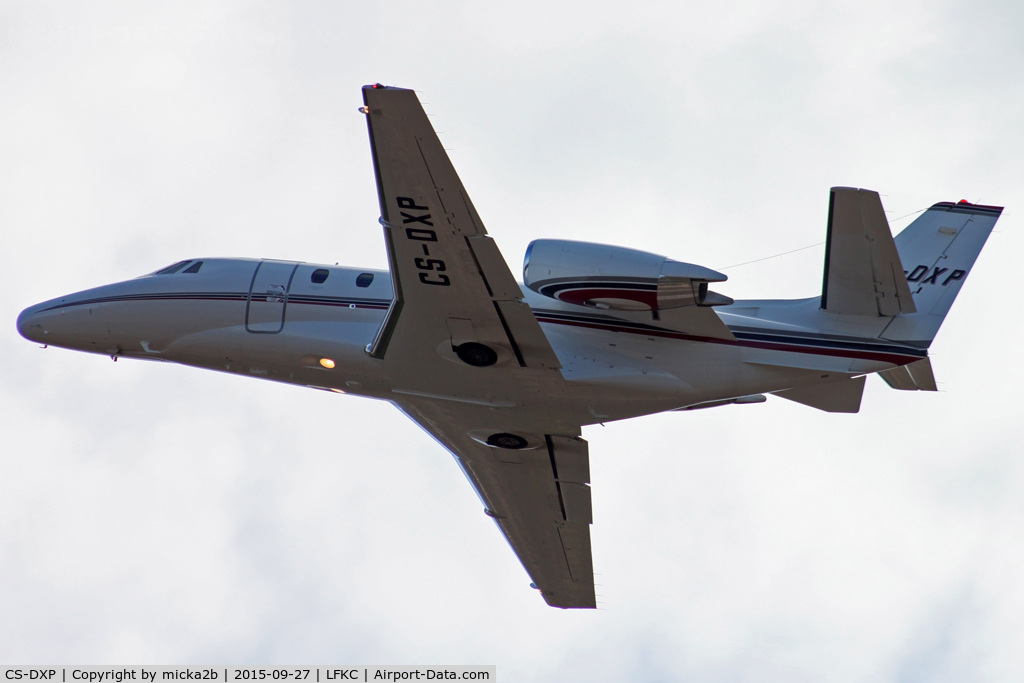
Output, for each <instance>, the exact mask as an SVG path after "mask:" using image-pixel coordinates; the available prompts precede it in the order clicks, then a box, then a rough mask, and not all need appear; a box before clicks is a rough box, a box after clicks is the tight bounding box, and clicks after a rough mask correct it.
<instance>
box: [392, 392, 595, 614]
mask: <svg viewBox="0 0 1024 683" xmlns="http://www.w3.org/2000/svg"><path fill="white" fill-rule="evenodd" d="M395 403H396V405H398V407H399V408H401V410H402V411H403V412H404V413H405V414H406V415H408V416H409V417H411V418H412V419H413V420H414V421H415V422H416V423H417V424H419V425H420V426H421V427H423V428H424V429H425V430H426V431H427V432H429V433H430V434H431V435H432V436H433V437H434V438H435V439H437V440H438V441H440V442H441V443H442V444H444V446H445V447H446V448H447V449H448V450H449V451H451V452H452V453H453V454H454V455H455V458H456V460H457V461H458V462H459V465H460V466H461V467H462V470H463V472H465V474H466V477H467V478H468V479H469V481H470V483H471V484H472V485H473V487H474V488H475V489H476V491H477V494H478V495H479V496H480V498H481V500H482V501H483V503H484V505H485V512H486V514H488V515H489V516H491V517H492V518H493V519H494V521H495V523H496V524H497V525H498V528H499V529H501V532H502V534H504V536H505V538H506V539H507V540H508V542H509V545H511V546H512V549H513V551H515V553H516V555H517V556H518V557H519V560H520V562H522V564H523V567H524V568H525V569H526V572H527V573H528V574H529V575H530V578H531V579H532V580H533V583H534V585H535V586H536V587H537V588H538V589H539V590H540V592H541V594H542V595H543V597H544V600H545V601H546V602H547V603H548V604H549V605H551V606H553V607H562V608H588V607H589V608H593V607H596V606H597V603H596V598H595V595H594V569H593V559H592V555H591V548H590V524H591V523H592V522H593V513H592V506H591V497H590V458H589V453H588V449H587V442H586V441H584V440H583V439H581V438H579V437H577V436H569V435H558V434H545V435H542V436H541V439H539V444H537V447H536V448H531V449H529V450H510V449H503V448H494V447H491V446H487V445H485V444H483V443H481V442H479V441H477V440H475V439H474V438H473V437H472V436H470V435H469V434H467V433H466V432H465V429H464V425H465V424H467V423H472V422H474V421H476V420H478V419H479V418H477V417H476V416H473V415H468V414H467V413H471V412H474V411H475V410H477V408H476V407H474V406H467V405H459V404H455V403H451V404H449V405H444V404H438V403H436V402H429V401H424V400H417V399H402V400H399V401H396V402H395Z"/></svg>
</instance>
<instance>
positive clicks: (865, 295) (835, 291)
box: [821, 187, 917, 316]
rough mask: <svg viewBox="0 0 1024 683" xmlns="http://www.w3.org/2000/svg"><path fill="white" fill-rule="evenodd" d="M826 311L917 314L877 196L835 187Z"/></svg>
mask: <svg viewBox="0 0 1024 683" xmlns="http://www.w3.org/2000/svg"><path fill="white" fill-rule="evenodd" d="M821 307H822V308H823V309H824V310H826V311H828V312H829V313H839V314H843V315H870V316H892V315H899V314H900V313H913V312H915V311H916V310H917V309H916V308H914V299H913V297H912V296H911V294H910V286H909V285H908V284H907V277H906V275H905V274H904V272H903V265H902V263H901V262H900V255H899V253H898V252H897V251H896V244H895V243H894V242H893V239H892V233H891V232H890V231H889V222H888V221H887V220H886V218H885V211H884V210H883V209H882V200H881V199H879V197H878V193H877V192H874V191H872V190H859V189H857V188H853V187H833V188H832V194H831V196H830V198H829V203H828V235H827V237H826V242H825V276H824V282H823V284H822V288H821Z"/></svg>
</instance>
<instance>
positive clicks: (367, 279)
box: [356, 273, 373, 287]
mask: <svg viewBox="0 0 1024 683" xmlns="http://www.w3.org/2000/svg"><path fill="white" fill-rule="evenodd" d="M371 282H373V273H360V274H359V277H357V278H356V287H369V286H370V283H371Z"/></svg>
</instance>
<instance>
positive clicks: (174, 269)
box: [153, 259, 192, 275]
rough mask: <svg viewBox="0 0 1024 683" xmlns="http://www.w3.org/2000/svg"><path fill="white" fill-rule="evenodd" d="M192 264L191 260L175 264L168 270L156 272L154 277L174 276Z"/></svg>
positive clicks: (167, 268)
mask: <svg viewBox="0 0 1024 683" xmlns="http://www.w3.org/2000/svg"><path fill="white" fill-rule="evenodd" d="M190 263H192V260H191V259H189V260H188V261H178V262H177V263H175V264H172V265H169V266H167V267H166V268H163V269H161V270H158V271H156V272H155V273H153V275H172V274H174V273H177V272H178V271H179V270H181V269H182V268H184V267H185V266H187V265H188V264H190Z"/></svg>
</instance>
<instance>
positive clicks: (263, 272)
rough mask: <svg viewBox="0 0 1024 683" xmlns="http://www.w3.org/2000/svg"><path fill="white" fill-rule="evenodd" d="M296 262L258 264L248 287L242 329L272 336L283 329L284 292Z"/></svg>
mask: <svg viewBox="0 0 1024 683" xmlns="http://www.w3.org/2000/svg"><path fill="white" fill-rule="evenodd" d="M298 267H299V264H298V263H294V262H286V261H260V264H259V265H258V266H256V272H255V273H254V274H253V277H252V285H250V287H249V301H248V303H247V304H246V308H245V329H246V330H247V331H249V332H253V333H255V334H275V333H277V332H280V331H281V330H282V329H284V312H285V308H286V307H287V306H288V290H289V289H290V288H291V285H292V277H294V276H295V269H296V268H298Z"/></svg>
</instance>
